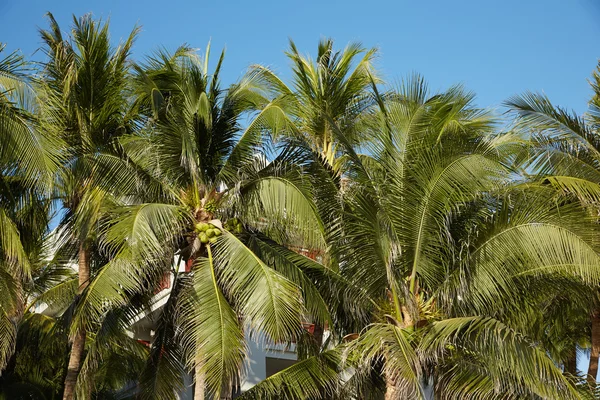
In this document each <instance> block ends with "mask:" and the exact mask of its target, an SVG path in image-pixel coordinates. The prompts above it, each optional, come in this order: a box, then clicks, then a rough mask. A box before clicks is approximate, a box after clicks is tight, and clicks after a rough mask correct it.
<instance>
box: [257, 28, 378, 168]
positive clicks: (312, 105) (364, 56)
mask: <svg viewBox="0 0 600 400" xmlns="http://www.w3.org/2000/svg"><path fill="white" fill-rule="evenodd" d="M333 45H334V43H333V40H331V39H323V40H321V41H320V42H319V46H318V51H317V57H316V59H315V60H312V59H311V58H310V57H307V56H303V55H302V54H301V53H300V52H299V51H298V48H297V47H296V45H295V43H294V42H293V41H290V50H289V51H288V52H287V53H286V54H287V56H288V58H289V59H290V61H291V63H292V82H291V85H287V84H285V83H284V82H283V80H282V79H280V78H279V77H278V76H277V75H276V73H275V72H273V71H272V70H271V69H269V68H268V67H265V66H261V65H255V66H253V67H251V71H252V73H255V74H257V75H258V76H259V77H260V79H261V80H263V81H264V84H265V86H266V87H267V88H269V89H270V95H271V96H274V97H275V98H278V99H279V102H280V104H281V107H282V108H283V109H284V110H285V112H286V115H287V116H288V118H289V119H290V120H291V121H294V123H295V124H294V125H295V128H296V129H294V130H293V131H291V132H288V134H293V135H295V136H296V137H299V138H302V139H303V140H304V141H305V142H306V143H309V144H310V146H311V148H312V149H313V150H314V151H315V152H316V153H317V154H320V156H321V157H322V159H323V161H324V162H326V163H327V164H328V165H330V166H336V164H337V163H336V158H337V157H338V156H339V152H338V143H337V142H336V140H335V136H336V135H335V134H334V132H333V131H334V130H335V129H339V130H341V131H342V132H344V133H345V137H346V138H347V140H349V141H351V142H352V143H358V142H359V141H360V136H361V134H362V130H361V129H359V125H360V124H359V123H360V120H361V116H362V115H363V113H364V112H365V111H366V110H368V109H369V107H370V106H372V105H373V102H374V100H373V96H371V94H370V89H371V87H372V85H373V84H375V83H378V82H379V81H380V79H379V78H378V75H377V72H376V70H375V67H374V65H373V61H374V59H375V57H376V56H377V50H376V49H374V48H372V49H368V50H367V49H365V48H363V47H362V46H361V45H360V43H350V44H349V45H348V46H347V47H346V48H345V49H344V50H343V51H335V50H334V47H333Z"/></svg>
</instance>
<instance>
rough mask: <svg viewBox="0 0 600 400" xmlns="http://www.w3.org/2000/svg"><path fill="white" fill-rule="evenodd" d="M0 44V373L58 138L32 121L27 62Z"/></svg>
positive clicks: (43, 224) (43, 214)
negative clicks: (0, 140)
mask: <svg viewBox="0 0 600 400" xmlns="http://www.w3.org/2000/svg"><path fill="white" fill-rule="evenodd" d="M4 47H5V46H4V45H2V44H0V136H2V143H0V286H1V287H2V289H1V290H0V292H1V293H2V294H1V295H0V373H1V371H2V370H3V369H4V368H5V367H6V363H7V362H8V360H9V359H10V358H11V355H12V352H13V349H14V345H15V340H16V334H17V325H18V323H19V320H20V318H21V316H22V315H23V312H24V307H25V303H26V302H27V298H26V296H25V293H24V287H25V286H27V285H28V284H29V283H30V281H31V278H32V274H33V273H35V269H34V265H33V259H32V258H31V257H35V254H36V253H37V252H39V248H38V245H39V242H38V238H39V237H40V235H41V234H43V233H44V232H45V230H46V229H47V224H48V211H49V209H48V202H47V201H46V200H45V199H44V198H45V197H46V196H45V195H47V194H48V190H49V189H50V186H51V178H52V174H53V171H54V170H55V169H56V165H57V160H58V157H57V152H56V149H57V142H56V141H55V140H51V139H50V138H49V137H48V136H47V135H45V134H44V133H42V131H40V130H39V129H37V126H36V120H35V116H34V113H35V112H36V108H37V98H36V96H35V92H34V91H33V89H32V87H31V85H30V82H29V80H28V76H27V72H28V66H27V64H26V63H25V62H24V60H23V58H22V56H20V55H19V54H18V53H16V52H14V53H11V54H8V55H7V56H3V51H4Z"/></svg>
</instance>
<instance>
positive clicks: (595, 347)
mask: <svg viewBox="0 0 600 400" xmlns="http://www.w3.org/2000/svg"><path fill="white" fill-rule="evenodd" d="M599 355H600V310H596V311H595V312H594V314H592V351H591V353H590V366H589V368H588V379H589V380H592V381H595V380H596V376H598V356H599Z"/></svg>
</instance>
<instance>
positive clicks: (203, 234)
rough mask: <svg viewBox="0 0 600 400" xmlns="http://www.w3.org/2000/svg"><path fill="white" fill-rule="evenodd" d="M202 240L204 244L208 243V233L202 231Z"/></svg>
mask: <svg viewBox="0 0 600 400" xmlns="http://www.w3.org/2000/svg"><path fill="white" fill-rule="evenodd" d="M200 241H201V242H202V243H204V244H206V243H208V236H206V233H204V232H202V233H201V234H200Z"/></svg>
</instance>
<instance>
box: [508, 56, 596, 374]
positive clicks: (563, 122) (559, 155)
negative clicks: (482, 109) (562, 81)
mask: <svg viewBox="0 0 600 400" xmlns="http://www.w3.org/2000/svg"><path fill="white" fill-rule="evenodd" d="M599 71H600V67H599V69H598V70H597V71H596V72H595V73H594V76H593V80H592V83H591V85H592V88H593V90H594V96H593V97H592V99H591V100H590V103H589V110H588V111H587V112H586V113H585V114H583V115H577V114H576V113H575V112H570V111H568V110H566V109H564V108H561V107H558V106H554V105H553V104H552V102H551V101H550V99H549V98H548V97H547V96H546V95H544V94H538V93H525V94H523V95H521V96H515V97H513V98H511V99H509V100H508V101H507V105H508V106H509V107H510V109H511V110H512V111H513V112H514V113H515V114H516V115H517V116H518V123H519V126H520V127H521V128H522V129H523V130H524V131H526V132H527V133H528V134H529V135H530V136H531V142H532V146H531V153H532V154H531V161H530V163H529V166H528V168H529V170H530V171H531V172H532V173H535V174H537V179H538V180H539V181H541V182H544V183H545V184H547V185H550V186H552V187H554V188H556V189H557V190H558V191H559V192H560V193H562V194H563V195H564V196H565V198H566V199H567V200H569V199H570V201H573V199H576V200H578V201H580V202H581V203H582V204H583V205H584V206H585V207H587V208H588V209H589V210H590V213H591V214H592V215H594V216H596V218H597V215H598V209H599V207H598V204H599V203H598V202H599V200H600V168H599V162H600V153H599V152H600V140H599V137H600V136H599V127H600V72H599ZM599 309H600V304H599V303H598V295H597V294H595V295H593V296H590V297H589V300H588V307H587V313H588V314H589V316H590V320H591V324H590V323H588V325H591V326H590V327H589V328H587V329H585V331H587V330H588V329H590V337H591V340H590V342H591V343H590V345H591V346H590V347H591V354H590V362H589V366H588V376H589V378H590V379H591V380H593V381H595V380H596V377H597V375H598V357H599V356H600V312H599V311H598V310H599ZM583 312H586V311H583Z"/></svg>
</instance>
